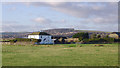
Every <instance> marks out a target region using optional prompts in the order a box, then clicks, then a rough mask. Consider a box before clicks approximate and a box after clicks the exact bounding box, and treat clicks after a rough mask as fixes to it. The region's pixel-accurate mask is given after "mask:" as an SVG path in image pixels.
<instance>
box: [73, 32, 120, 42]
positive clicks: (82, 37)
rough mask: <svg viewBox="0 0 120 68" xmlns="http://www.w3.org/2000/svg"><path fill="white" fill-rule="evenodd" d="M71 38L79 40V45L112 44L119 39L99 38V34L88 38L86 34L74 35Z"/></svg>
mask: <svg viewBox="0 0 120 68" xmlns="http://www.w3.org/2000/svg"><path fill="white" fill-rule="evenodd" d="M73 38H79V41H80V42H81V43H114V42H119V41H120V39H115V38H109V37H108V36H105V37H104V38H103V37H101V35H99V34H92V35H91V36H89V34H88V33H83V32H81V33H76V34H75V35H73Z"/></svg>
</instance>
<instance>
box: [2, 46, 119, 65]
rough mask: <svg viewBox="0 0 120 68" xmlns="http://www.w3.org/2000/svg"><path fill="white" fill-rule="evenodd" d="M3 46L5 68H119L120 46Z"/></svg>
mask: <svg viewBox="0 0 120 68" xmlns="http://www.w3.org/2000/svg"><path fill="white" fill-rule="evenodd" d="M94 45H95V44H55V45H35V46H30V45H26V46H21V45H2V65H3V66H118V44H103V45H104V46H94Z"/></svg>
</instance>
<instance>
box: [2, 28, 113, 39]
mask: <svg viewBox="0 0 120 68" xmlns="http://www.w3.org/2000/svg"><path fill="white" fill-rule="evenodd" d="M43 32H46V33H48V34H51V35H52V36H65V37H72V35H74V34H75V33H79V32H88V33H89V34H93V33H94V34H104V35H108V34H110V33H111V32H103V31H89V30H74V29H73V28H61V29H49V30H43ZM31 33H32V32H3V33H1V34H2V38H22V37H27V36H28V34H31Z"/></svg>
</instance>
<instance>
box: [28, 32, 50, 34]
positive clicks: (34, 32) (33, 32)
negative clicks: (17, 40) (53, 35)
mask: <svg viewBox="0 0 120 68" xmlns="http://www.w3.org/2000/svg"><path fill="white" fill-rule="evenodd" d="M29 35H50V34H48V33H45V32H33V33H32V34H29Z"/></svg>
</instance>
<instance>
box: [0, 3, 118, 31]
mask: <svg viewBox="0 0 120 68" xmlns="http://www.w3.org/2000/svg"><path fill="white" fill-rule="evenodd" d="M0 27H2V32H32V31H40V30H46V29H56V28H74V29H76V30H95V31H107V32H113V31H118V3H117V2H4V3H2V25H0Z"/></svg>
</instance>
